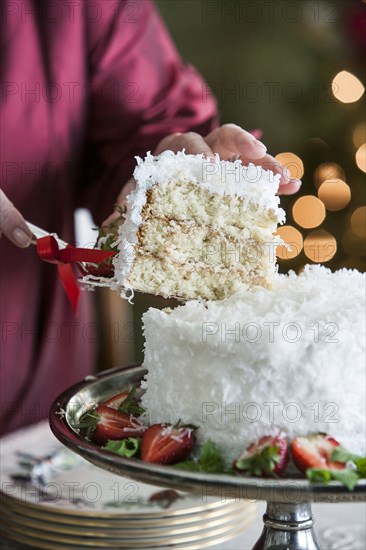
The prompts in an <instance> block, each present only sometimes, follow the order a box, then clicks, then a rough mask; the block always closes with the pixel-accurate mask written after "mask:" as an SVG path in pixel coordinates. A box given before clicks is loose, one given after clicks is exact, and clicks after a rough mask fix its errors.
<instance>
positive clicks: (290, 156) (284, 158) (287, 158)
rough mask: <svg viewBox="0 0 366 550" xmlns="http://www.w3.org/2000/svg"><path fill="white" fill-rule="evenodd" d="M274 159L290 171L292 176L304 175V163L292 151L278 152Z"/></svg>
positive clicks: (300, 176)
mask: <svg viewBox="0 0 366 550" xmlns="http://www.w3.org/2000/svg"><path fill="white" fill-rule="evenodd" d="M275 159H276V160H277V161H278V162H280V163H281V164H282V165H283V166H286V168H287V169H288V170H289V171H290V174H291V177H292V178H298V179H301V178H302V177H303V175H304V164H303V162H302V160H301V158H300V157H298V156H297V155H295V154H294V153H279V154H278V155H276V156H275Z"/></svg>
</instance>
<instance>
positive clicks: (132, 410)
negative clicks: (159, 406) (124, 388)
mask: <svg viewBox="0 0 366 550" xmlns="http://www.w3.org/2000/svg"><path fill="white" fill-rule="evenodd" d="M136 389H137V388H136V386H132V388H131V390H130V392H129V394H128V396H127V397H126V399H125V400H124V401H123V403H121V405H120V406H119V407H118V411H119V412H122V413H125V414H142V413H144V412H145V409H143V408H142V407H140V406H139V405H138V404H137V403H136V400H135V393H136Z"/></svg>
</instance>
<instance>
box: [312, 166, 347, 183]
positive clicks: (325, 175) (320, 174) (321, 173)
mask: <svg viewBox="0 0 366 550" xmlns="http://www.w3.org/2000/svg"><path fill="white" fill-rule="evenodd" d="M345 177H346V175H345V173H344V170H343V168H342V166H339V164H337V163H336V162H323V163H322V164H319V166H318V167H317V168H316V170H315V171H314V185H315V187H316V188H317V189H318V188H319V187H320V186H321V184H322V183H323V181H325V180H331V179H335V178H339V179H341V180H344V179H345Z"/></svg>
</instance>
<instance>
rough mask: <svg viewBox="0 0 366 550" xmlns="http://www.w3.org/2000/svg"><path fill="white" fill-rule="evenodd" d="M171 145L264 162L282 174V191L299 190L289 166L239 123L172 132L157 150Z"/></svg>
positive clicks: (158, 151)
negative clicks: (198, 131) (202, 133)
mask: <svg viewBox="0 0 366 550" xmlns="http://www.w3.org/2000/svg"><path fill="white" fill-rule="evenodd" d="M168 149H170V150H171V151H174V152H178V151H181V150H182V149H185V151H186V153H187V154H188V153H189V154H198V153H204V154H205V155H206V156H207V157H212V156H213V155H214V153H218V154H219V155H220V157H221V159H222V160H236V159H240V160H241V161H242V163H243V164H248V163H249V162H252V163H253V164H256V165H257V166H263V168H265V169H266V170H272V172H274V173H275V174H281V180H280V187H279V190H278V194H279V195H291V194H292V193H296V192H297V191H298V190H299V189H300V186H301V181H300V180H298V179H291V176H290V172H289V170H288V169H287V168H286V167H284V166H282V165H281V164H280V163H279V162H278V161H276V159H275V158H274V157H272V156H271V155H268V154H267V148H266V146H265V145H264V144H263V143H262V142H261V141H258V140H257V139H256V138H255V137H254V136H253V135H252V134H250V133H249V132H246V131H245V130H243V128H240V126H237V125H236V124H224V125H223V126H220V128H216V129H215V130H213V131H212V132H210V133H209V134H208V135H207V136H206V137H202V136H200V135H199V134H196V133H195V132H188V133H187V134H172V135H170V136H167V137H166V138H164V139H163V140H162V141H161V142H160V143H159V145H158V147H157V149H156V151H155V154H159V153H162V152H163V151H165V150H168Z"/></svg>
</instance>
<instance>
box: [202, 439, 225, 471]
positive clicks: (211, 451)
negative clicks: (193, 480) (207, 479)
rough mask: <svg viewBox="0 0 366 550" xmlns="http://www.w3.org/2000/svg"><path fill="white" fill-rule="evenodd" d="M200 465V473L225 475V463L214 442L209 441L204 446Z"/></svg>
mask: <svg viewBox="0 0 366 550" xmlns="http://www.w3.org/2000/svg"><path fill="white" fill-rule="evenodd" d="M198 465H199V471H200V472H206V473H210V474H219V473H223V471H224V461H223V459H222V456H221V454H220V452H219V450H218V448H217V447H216V445H215V443H214V442H213V441H210V440H208V441H206V442H205V443H204V444H203V445H202V447H201V451H200V457H199V460H198Z"/></svg>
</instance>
